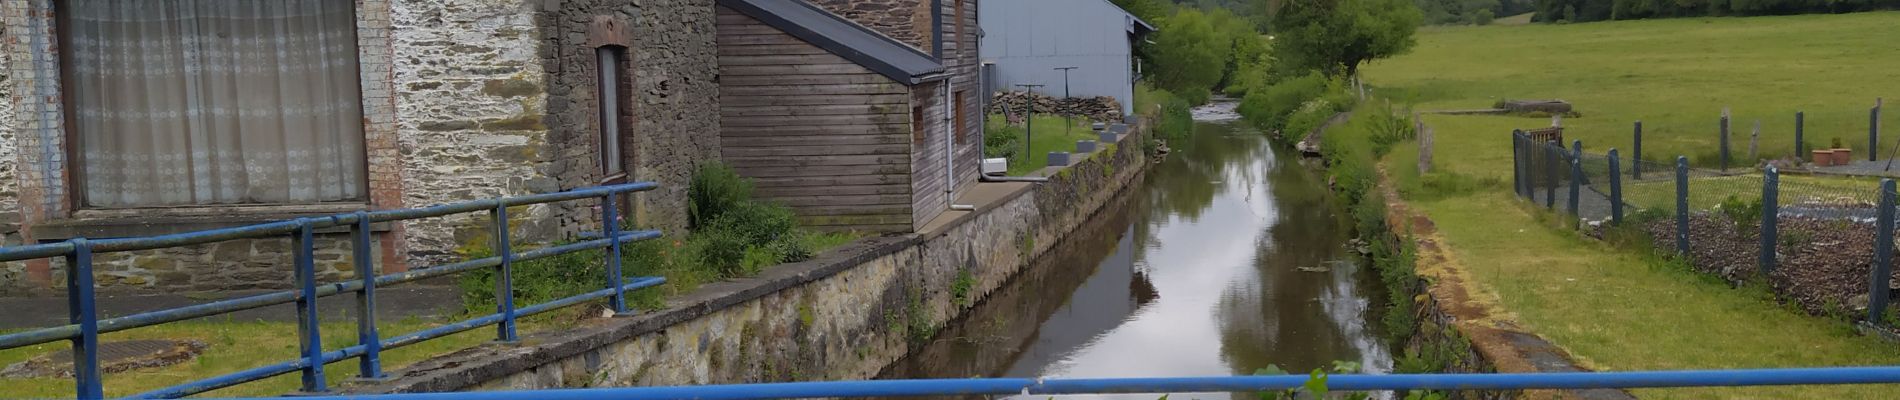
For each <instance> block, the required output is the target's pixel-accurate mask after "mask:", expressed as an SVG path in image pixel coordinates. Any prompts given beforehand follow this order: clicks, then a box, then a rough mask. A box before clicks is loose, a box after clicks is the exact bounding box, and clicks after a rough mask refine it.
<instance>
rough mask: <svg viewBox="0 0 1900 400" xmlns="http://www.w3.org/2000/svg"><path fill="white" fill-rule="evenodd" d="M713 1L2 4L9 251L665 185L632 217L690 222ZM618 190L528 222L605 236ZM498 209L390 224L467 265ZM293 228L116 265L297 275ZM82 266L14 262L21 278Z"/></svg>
mask: <svg viewBox="0 0 1900 400" xmlns="http://www.w3.org/2000/svg"><path fill="white" fill-rule="evenodd" d="M713 1H714V0H641V1H630V0H564V1H536V0H480V1H477V0H415V1H391V0H269V1H262V0H247V1H221V0H175V1H164V2H159V1H121V0H0V16H4V21H3V23H0V29H4V33H3V35H4V38H5V40H4V43H0V65H5V68H4V75H5V76H4V77H0V78H3V79H4V82H0V98H3V99H5V101H0V245H17V244H21V243H32V242H40V241H54V240H61V239H66V238H72V237H95V238H96V237H126V236H148V235H154V234H163V233H170V232H182V231H190V230H201V229H207V228H214V227H224V226H236V225H244V224H250V223H257V222H262V221H272V220H281V219H286V218H291V217H296V216H305V215H327V214H333V213H342V212H351V211H356V210H365V209H390V208H409V207H420V206H428V205H433V204H441V203H450V202H458V201H466V200H473V199H481V198H490V197H498V196H507V195H522V194H529V193H542V192H552V191H560V190H564V189H570V188H577V187H585V186H593V185H597V184H600V183H603V182H616V181H624V180H652V181H657V182H659V183H660V184H661V189H660V190H657V191H653V192H647V193H643V194H641V195H639V196H637V198H636V199H634V201H631V202H630V203H631V204H629V205H628V208H629V209H630V210H629V214H628V215H629V216H630V217H629V218H632V219H633V220H634V222H635V223H636V224H639V225H644V226H655V227H660V228H663V229H669V230H671V231H672V232H678V231H679V230H680V229H683V226H684V221H685V218H684V215H683V214H684V210H685V208H684V206H683V204H684V201H683V200H684V198H685V193H686V189H685V188H686V184H687V182H688V177H689V175H690V173H691V171H692V170H693V169H694V167H695V163H698V162H703V161H705V160H716V159H718V158H719V156H720V152H719V136H718V127H719V115H718V113H716V112H709V111H708V110H716V109H718V105H719V97H718V96H719V89H718V87H717V79H718V77H717V69H718V65H717V62H718V60H717V58H716V52H715V51H716V50H715V47H714V46H715V38H714V24H715V14H714V5H713ZM601 88H608V89H607V90H601ZM602 93H606V94H607V95H605V96H602V95H601V94H602ZM595 206H596V205H595V204H590V203H568V204H561V205H554V206H535V207H529V208H528V209H526V210H521V211H517V212H516V213H515V214H516V215H518V216H517V217H516V218H518V219H517V220H516V221H515V222H516V223H517V224H516V226H517V228H516V229H517V232H516V233H515V235H516V236H517V237H518V238H519V239H518V240H520V241H524V242H525V241H534V240H556V239H561V238H564V237H567V236H568V235H572V234H574V233H576V232H578V231H581V230H584V229H593V228H592V227H594V226H597V221H594V220H593V219H597V218H598V217H595V216H594V215H596V213H595V212H594V211H591V210H592V209H591V207H595ZM485 219H486V216H485V215H464V216H460V217H459V218H436V219H429V220H420V221H408V222H404V223H397V224H388V225H386V226H377V227H376V228H377V229H378V231H379V233H378V234H377V235H376V239H377V248H378V250H379V251H380V254H381V256H380V260H379V265H380V267H381V268H382V269H383V271H385V272H388V271H395V270H403V269H406V268H410V267H412V266H413V267H421V266H427V265H434V264H436V263H439V262H442V261H444V260H448V259H452V258H454V257H455V255H456V251H457V250H458V249H460V248H463V247H466V246H468V245H469V244H471V243H484V242H485V241H486V236H485V233H483V232H482V230H481V229H480V227H481V225H482V224H483V223H485ZM342 233H343V232H328V234H323V235H320V238H319V240H318V242H317V245H318V247H319V249H320V250H319V257H318V258H319V262H318V265H319V268H320V269H321V270H322V274H323V275H324V276H325V278H328V279H336V278H339V277H342V276H347V275H349V272H348V271H349V270H350V267H349V261H348V258H347V256H345V254H347V248H348V246H347V244H346V241H345V238H346V237H347V236H346V235H343V234H342ZM288 243H289V242H288V240H281V239H258V240H240V241H231V242H224V243H219V244H215V245H207V246H196V247H187V248H175V249H165V250H162V251H152V252H143V253H112V254H105V255H101V256H100V257H99V259H98V260H97V261H98V265H97V267H96V268H97V272H96V274H97V276H98V281H99V282H100V284H101V286H106V287H108V288H114V289H122V288H150V289H165V290H178V289H185V290H212V289H232V288H249V287H283V286H286V285H288V284H289V283H290V282H291V278H290V274H291V271H290V269H289V268H288V267H287V266H288V265H290V262H289V255H288V253H287V252H285V251H284V250H285V249H286V248H287V246H288ZM61 270H63V267H62V266H61V265H60V262H58V261H57V260H54V261H39V262H25V263H4V264H0V293H8V292H13V293H19V292H31V291H37V290H46V289H49V288H56V287H58V286H59V285H61V283H62V281H63V280H64V273H63V272H59V271H61Z"/></svg>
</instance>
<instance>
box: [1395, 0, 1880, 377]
mask: <svg viewBox="0 0 1900 400" xmlns="http://www.w3.org/2000/svg"><path fill="white" fill-rule="evenodd" d="M1892 37H1900V12H1877V13H1859V14H1847V15H1804V16H1788V17H1763V18H1693V19H1670V20H1648V21H1619V22H1602V23H1587V24H1568V25H1548V24H1538V25H1522V26H1484V27H1446V28H1429V29H1425V30H1422V31H1421V32H1420V34H1419V37H1418V40H1419V45H1418V47H1417V48H1416V49H1415V50H1414V51H1413V52H1412V53H1411V54H1408V55H1405V56H1401V57H1398V58H1394V59H1391V60H1385V61H1380V62H1378V63H1375V64H1373V65H1371V66H1369V67H1367V68H1365V69H1364V70H1363V72H1364V74H1365V77H1366V79H1367V81H1368V82H1369V83H1371V84H1372V85H1374V86H1375V87H1377V89H1376V92H1377V93H1379V94H1380V95H1383V96H1389V97H1391V98H1394V99H1395V103H1400V104H1404V103H1415V104H1416V105H1415V108H1416V109H1418V110H1435V109H1470V108H1484V107H1488V106H1490V105H1491V104H1492V103H1493V102H1494V101H1497V100H1499V99H1506V98H1513V99H1531V98H1561V99H1565V100H1568V101H1570V102H1572V103H1573V104H1575V105H1576V107H1577V111H1579V112H1580V113H1581V114H1582V116H1581V117H1576V118H1566V119H1565V120H1564V125H1565V126H1566V127H1567V131H1566V139H1581V140H1583V142H1584V143H1585V145H1586V150H1588V151H1591V152H1601V151H1603V149H1607V148H1611V147H1615V148H1620V149H1623V153H1624V154H1625V155H1626V156H1627V155H1628V154H1629V149H1630V146H1631V138H1630V134H1629V133H1630V129H1631V123H1632V122H1634V121H1637V120H1642V121H1643V123H1644V136H1645V142H1644V145H1643V147H1644V149H1643V152H1644V159H1646V160H1650V161H1660V162H1663V163H1665V165H1667V164H1673V159H1674V158H1675V156H1676V155H1686V156H1689V157H1690V158H1691V160H1692V162H1693V163H1696V164H1697V165H1699V166H1713V164H1714V157H1713V156H1712V155H1713V154H1716V153H1717V151H1718V149H1717V147H1716V143H1717V140H1718V139H1717V136H1716V132H1717V121H1718V119H1719V116H1720V113H1721V110H1722V109H1723V108H1724V107H1728V108H1731V109H1732V112H1733V115H1734V123H1733V125H1732V126H1733V131H1732V132H1733V135H1734V136H1732V137H1731V143H1732V149H1733V152H1734V153H1735V154H1746V152H1747V146H1748V142H1749V139H1748V134H1749V131H1750V129H1751V128H1752V126H1753V124H1754V121H1755V120H1757V119H1759V120H1761V121H1762V133H1761V154H1764V155H1768V156H1781V155H1788V154H1790V153H1791V151H1792V149H1793V119H1794V113H1795V112H1796V111H1806V113H1807V116H1806V121H1807V126H1806V135H1807V141H1808V142H1809V143H1813V144H1827V143H1828V142H1830V141H1831V139H1832V138H1834V137H1840V138H1841V139H1842V141H1843V142H1845V143H1847V144H1849V145H1850V146H1851V147H1853V148H1855V151H1856V154H1857V156H1864V155H1865V154H1867V153H1866V151H1867V142H1866V136H1865V135H1866V130H1867V126H1866V125H1867V114H1866V113H1867V108H1868V107H1870V106H1872V104H1873V100H1874V98H1875V97H1880V96H1889V97H1891V95H1893V94H1895V93H1900V79H1896V78H1900V69H1895V68H1892V66H1893V65H1900V52H1893V51H1868V50H1869V49H1891V48H1893V46H1892V45H1891V44H1890V43H1888V42H1889V41H1890V40H1889V39H1888V38H1892ZM1895 113H1896V112H1895V111H1894V110H1888V111H1887V112H1885V113H1884V114H1885V115H1883V117H1884V118H1885V119H1886V121H1887V122H1886V125H1887V126H1896V125H1895V124H1894V122H1895V120H1894V118H1896V117H1894V116H1893V115H1894V114H1895ZM1424 119H1425V122H1426V123H1427V124H1430V125H1431V126H1433V127H1434V131H1435V132H1436V141H1437V146H1438V147H1437V148H1438V153H1437V154H1436V156H1435V160H1436V164H1435V166H1434V168H1435V170H1434V171H1435V172H1434V173H1430V174H1424V175H1420V174H1418V173H1417V172H1416V170H1415V169H1414V167H1413V165H1414V163H1415V160H1416V157H1417V152H1416V149H1415V144H1412V143H1410V142H1407V143H1401V144H1399V145H1398V146H1395V147H1394V151H1393V152H1392V153H1391V154H1390V155H1388V157H1387V159H1386V160H1385V161H1384V162H1385V163H1386V166H1387V168H1388V170H1389V171H1390V172H1391V174H1392V177H1393V179H1394V180H1395V181H1396V182H1395V183H1396V184H1397V185H1398V186H1399V189H1400V191H1401V192H1402V193H1405V196H1406V198H1407V200H1408V201H1410V202H1412V203H1413V204H1415V205H1416V206H1417V207H1418V209H1419V210H1421V211H1423V212H1425V213H1427V214H1429V215H1430V216H1431V217H1432V218H1433V219H1434V220H1435V221H1436V222H1437V226H1438V228H1439V229H1440V231H1441V232H1442V233H1443V235H1444V236H1445V238H1446V240H1447V241H1448V244H1449V247H1448V248H1449V249H1450V250H1451V251H1452V252H1453V254H1454V255H1455V257H1456V259H1457V260H1464V262H1465V263H1466V264H1467V265H1465V268H1466V269H1468V270H1469V271H1471V273H1472V274H1473V275H1474V277H1475V278H1476V281H1477V282H1478V283H1480V284H1481V285H1482V287H1481V288H1478V290H1483V291H1489V292H1492V293H1495V294H1496V298H1498V299H1499V300H1498V301H1499V302H1500V303H1501V304H1500V305H1501V306H1502V308H1503V309H1506V310H1509V311H1510V312H1511V313H1512V314H1513V317H1514V318H1515V319H1516V320H1517V322H1519V323H1521V324H1522V325H1524V326H1525V327H1526V328H1527V329H1528V330H1530V331H1532V332H1536V333H1538V334H1540V335H1543V336H1545V337H1546V338H1549V339H1550V340H1551V341H1552V342H1554V343H1556V344H1558V345H1560V346H1563V347H1565V348H1566V349H1568V350H1569V351H1570V352H1571V353H1572V354H1574V355H1576V356H1578V357H1579V358H1581V359H1582V360H1583V361H1584V362H1585V363H1586V364H1587V365H1589V366H1592V367H1595V368H1599V369H1605V370H1653V369H1685V368H1746V367H1795V366H1842V365H1877V364H1878V365H1893V364H1895V363H1900V345H1894V344H1892V343H1887V342H1884V341H1881V340H1879V339H1875V338H1869V337H1864V336H1860V335H1857V334H1856V333H1855V332H1854V331H1853V329H1852V328H1851V326H1849V325H1847V324H1846V323H1843V322H1839V321H1835V320H1830V319H1825V318H1818V317H1809V316H1807V315H1806V314H1804V313H1800V312H1798V311H1791V310H1789V308H1787V307H1785V306H1781V305H1778V304H1777V303H1775V302H1774V301H1773V300H1772V299H1771V298H1769V295H1768V294H1767V291H1766V290H1764V289H1760V288H1743V289H1734V288H1730V287H1729V286H1728V285H1727V284H1724V283H1722V282H1720V281H1718V280H1716V279H1714V278H1709V277H1706V276H1704V275H1700V274H1696V273H1693V272H1690V271H1688V270H1687V269H1686V268H1684V267H1682V266H1680V265H1679V264H1676V263H1673V262H1671V261H1668V260H1664V259H1661V258H1658V257H1655V256H1652V255H1650V254H1649V253H1648V252H1647V251H1637V250H1624V249H1621V248H1617V247H1613V246H1611V245H1608V244H1604V243H1602V242H1598V241H1595V240H1592V239H1587V238H1583V237H1581V236H1580V235H1578V234H1577V233H1574V232H1572V231H1571V230H1570V229H1568V228H1561V227H1557V226H1555V225H1557V224H1554V223H1550V221H1551V220H1552V219H1551V218H1548V217H1542V216H1540V213H1542V212H1541V211H1535V210H1533V207H1531V206H1529V205H1527V204H1525V203H1522V202H1520V201H1517V200H1514V199H1512V197H1511V194H1510V181H1511V175H1510V174H1511V168H1510V166H1511V162H1512V161H1511V146H1510V139H1509V132H1510V131H1511V130H1512V129H1513V128H1533V127H1541V126H1547V125H1548V119H1545V118H1525V117H1511V116H1448V115H1429V114H1428V115H1426V116H1425V117H1424ZM1884 136H1886V138H1885V140H1883V142H1882V144H1881V147H1882V150H1883V151H1885V150H1886V147H1889V146H1892V145H1893V144H1894V143H1895V141H1896V140H1900V130H1893V129H1889V133H1888V134H1887V135H1884ZM1737 164H1738V165H1752V164H1753V163H1747V162H1739V163H1737ZM1625 165H1628V164H1627V163H1626V164H1625ZM1744 168H1745V167H1744ZM1656 172H1659V173H1663V174H1667V173H1668V172H1667V171H1656ZM1647 174H1649V172H1645V177H1646V178H1648V176H1647ZM1760 182H1761V178H1760V176H1759V175H1744V176H1737V177H1698V178H1696V179H1694V180H1693V181H1692V183H1691V193H1692V197H1691V203H1693V205H1695V206H1697V207H1703V208H1706V207H1709V206H1713V205H1714V204H1716V203H1718V202H1720V201H1721V200H1722V199H1724V198H1726V197H1727V196H1728V195H1730V194H1734V195H1736V196H1737V197H1738V198H1741V199H1743V200H1753V199H1755V198H1757V197H1759V196H1760V191H1761V186H1760ZM1782 182H1783V187H1782V190H1783V191H1782V193H1783V195H1782V197H1783V201H1782V202H1783V204H1789V203H1792V202H1796V201H1801V199H1823V200H1832V199H1838V198H1851V199H1855V200H1858V199H1871V198H1872V196H1873V194H1874V191H1875V187H1876V186H1875V185H1876V184H1877V183H1876V182H1875V181H1873V180H1866V179H1849V178H1836V177H1814V176H1797V175H1783V177H1782ZM1625 190H1626V193H1625V194H1626V196H1628V197H1629V198H1630V199H1631V200H1632V202H1634V203H1638V204H1645V205H1652V204H1653V205H1654V206H1658V207H1667V208H1673V207H1674V200H1673V196H1674V191H1675V188H1674V186H1673V183H1671V182H1668V181H1660V182H1658V181H1644V182H1633V183H1631V184H1630V185H1629V186H1627V187H1626V188H1625ZM1500 227H1505V228H1500ZM1473 260H1482V262H1474V261H1473ZM1896 389H1900V387H1895V386H1891V385H1888V386H1831V387H1779V388H1748V389H1652V390H1641V391H1637V392H1636V393H1637V394H1638V395H1639V396H1641V397H1644V398H1652V397H1653V398H1893V397H1894V395H1893V393H1895V390H1896Z"/></svg>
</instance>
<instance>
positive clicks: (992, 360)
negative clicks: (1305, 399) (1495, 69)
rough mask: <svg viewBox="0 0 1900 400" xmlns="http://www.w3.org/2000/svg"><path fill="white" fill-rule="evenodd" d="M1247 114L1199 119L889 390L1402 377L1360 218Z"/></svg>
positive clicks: (1216, 108) (894, 372)
mask: <svg viewBox="0 0 1900 400" xmlns="http://www.w3.org/2000/svg"><path fill="white" fill-rule="evenodd" d="M1232 108H1233V105H1232V103H1217V104H1214V105H1210V106H1206V107H1203V108H1200V109H1196V110H1195V119H1196V124H1195V125H1196V132H1194V135H1193V136H1192V137H1191V138H1189V139H1185V140H1183V141H1182V143H1170V144H1169V145H1170V146H1171V147H1172V150H1173V154H1171V155H1170V156H1169V157H1168V158H1167V160H1165V161H1163V162H1161V163H1158V164H1156V165H1154V166H1152V167H1151V168H1150V169H1149V171H1148V172H1147V175H1146V176H1145V177H1144V179H1143V180H1142V181H1141V182H1140V183H1138V184H1137V185H1136V186H1131V187H1130V188H1129V189H1128V190H1127V191H1126V192H1124V193H1122V194H1121V195H1120V196H1119V197H1118V198H1117V200H1115V201H1113V202H1111V204H1109V205H1108V206H1106V207H1104V209H1103V210H1102V211H1101V212H1100V214H1098V215H1096V216H1095V217H1094V218H1093V219H1092V220H1091V221H1090V222H1088V223H1087V224H1085V225H1083V226H1082V227H1081V228H1079V229H1078V230H1077V231H1076V232H1075V233H1073V234H1071V236H1070V237H1069V238H1067V239H1065V240H1064V242H1062V243H1060V244H1058V245H1057V246H1056V247H1055V248H1054V249H1052V250H1051V251H1050V252H1048V253H1045V254H1044V255H1043V256H1041V257H1040V258H1039V259H1037V260H1036V261H1035V263H1034V265H1032V266H1031V267H1030V268H1029V269H1027V270H1025V271H1024V272H1022V273H1021V274H1019V275H1018V276H1016V277H1014V278H1012V279H1011V281H1010V282H1009V283H1007V284H1005V285H1004V286H1003V287H1002V288H1000V289H998V290H997V291H995V292H993V293H991V294H990V296H989V297H987V298H986V299H984V301H983V302H982V303H980V304H977V305H976V307H975V308H974V309H973V310H971V311H970V312H969V313H967V314H965V317H964V318H962V319H960V320H958V321H954V322H952V323H951V324H950V326H948V327H946V328H945V329H943V330H941V331H939V332H938V333H937V335H936V337H935V338H934V339H932V341H931V342H930V343H929V344H927V345H925V346H923V347H922V348H921V349H920V350H918V351H916V352H913V353H912V354H910V355H909V356H908V357H906V358H905V359H904V360H902V361H900V362H898V363H897V364H894V365H892V366H891V367H890V368H887V369H886V370H885V371H884V373H883V374H881V378H885V379H896V378H968V377H1063V378H1099V377H1157V376H1206V375H1235V374H1252V373H1254V372H1255V371H1256V370H1259V369H1262V368H1267V367H1268V366H1269V365H1275V366H1279V367H1281V368H1283V369H1286V370H1288V371H1296V372H1304V371H1310V370H1312V369H1314V368H1320V367H1330V366H1331V365H1332V364H1333V362H1334V361H1349V362H1355V363H1359V364H1361V365H1362V368H1363V369H1364V370H1365V371H1367V372H1384V371H1386V370H1388V369H1389V368H1390V367H1391V364H1392V358H1391V355H1390V354H1391V353H1390V352H1389V351H1388V350H1387V349H1386V348H1385V346H1384V344H1383V342H1382V340H1381V339H1380V336H1379V334H1378V332H1375V330H1374V328H1373V327H1376V326H1378V324H1376V323H1374V322H1375V321H1376V319H1375V318H1374V317H1375V315H1374V314H1375V313H1374V312H1373V311H1372V310H1370V307H1369V306H1370V305H1373V304H1379V303H1377V302H1374V301H1371V300H1369V299H1370V298H1375V297H1376V296H1379V295H1380V293H1382V292H1381V291H1380V290H1379V289H1378V288H1377V277H1376V276H1375V275H1376V273H1374V272H1373V271H1371V270H1370V268H1369V267H1366V266H1363V264H1364V263H1363V262H1362V260H1360V259H1359V256H1358V255H1357V254H1356V253H1354V252H1353V251H1352V250H1351V249H1349V248H1348V245H1347V242H1348V241H1349V240H1350V239H1351V232H1350V231H1351V221H1350V218H1349V216H1348V214H1347V211H1346V210H1345V209H1344V208H1343V207H1342V205H1341V204H1339V202H1338V201H1336V200H1335V199H1334V197H1333V195H1332V194H1331V192H1330V191H1328V190H1327V187H1326V180H1325V176H1324V175H1323V171H1320V170H1317V169H1315V168H1313V167H1309V166H1306V165H1302V163H1301V160H1300V158H1299V156H1298V154H1297V153H1295V152H1292V151H1290V150H1286V149H1284V146H1275V145H1273V144H1271V143H1269V141H1268V140H1267V138H1266V136H1265V135H1263V134H1261V133H1260V132H1258V131H1257V130H1254V129H1252V128H1251V127H1248V126H1247V125H1246V124H1245V123H1242V122H1240V121H1238V120H1236V119H1235V118H1234V115H1233V114H1232ZM1227 396H1228V394H1225V393H1209V394H1201V395H1196V396H1193V397H1194V398H1225V397H1227ZM1138 397H1139V398H1152V397H1153V396H1138Z"/></svg>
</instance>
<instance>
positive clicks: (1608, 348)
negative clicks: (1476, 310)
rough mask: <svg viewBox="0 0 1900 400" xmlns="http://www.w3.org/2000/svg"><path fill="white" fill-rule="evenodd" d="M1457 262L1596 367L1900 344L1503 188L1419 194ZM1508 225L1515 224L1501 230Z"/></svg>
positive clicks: (1823, 394) (1804, 394) (1777, 361)
mask: <svg viewBox="0 0 1900 400" xmlns="http://www.w3.org/2000/svg"><path fill="white" fill-rule="evenodd" d="M1416 205H1417V206H1419V208H1420V209H1422V210H1423V211H1425V212H1427V213H1429V214H1430V215H1431V216H1432V218H1433V219H1434V220H1435V222H1437V224H1438V227H1439V229H1440V230H1441V232H1442V233H1443V234H1444V236H1445V238H1446V240H1448V241H1449V245H1450V246H1449V248H1450V249H1452V251H1453V252H1454V254H1455V255H1456V257H1457V259H1459V260H1484V262H1482V263H1471V262H1469V261H1467V263H1466V265H1465V268H1466V269H1467V270H1468V271H1470V272H1471V274H1472V275H1473V276H1474V277H1476V278H1477V279H1479V280H1480V281H1482V282H1484V283H1485V284H1486V286H1487V288H1488V289H1490V290H1491V291H1493V292H1495V293H1496V294H1497V298H1498V299H1500V301H1501V302H1502V304H1501V305H1502V306H1503V308H1504V309H1506V310H1510V311H1511V312H1512V313H1513V314H1515V316H1516V317H1517V320H1518V322H1519V323H1521V324H1523V325H1525V326H1526V327H1527V328H1528V329H1529V330H1530V331H1532V332H1536V333H1538V334H1539V335H1542V336H1544V337H1546V338H1548V339H1550V340H1551V341H1552V342H1554V343H1557V344H1558V345H1560V346H1563V347H1565V348H1566V349H1568V350H1570V352H1571V353H1573V354H1575V355H1577V356H1579V358H1582V359H1583V361H1584V362H1585V363H1586V364H1587V365H1590V366H1592V367H1594V368H1598V369H1603V370H1616V371H1632V370H1658V369H1701V368H1757V367H1813V366H1847V365H1893V364H1895V363H1900V346H1895V345H1893V344H1891V343H1887V342H1884V341H1882V340H1880V339H1877V338H1872V337H1865V336H1859V335H1858V334H1856V333H1855V332H1854V330H1853V328H1852V327H1851V326H1849V325H1847V324H1846V323H1844V322H1839V321H1834V320H1827V319H1822V318H1814V317H1808V316H1806V315H1804V314H1801V313H1798V312H1794V311H1789V310H1788V309H1787V308H1784V307H1782V306H1779V305H1777V304H1776V303H1774V301H1773V300H1772V299H1769V298H1768V295H1767V292H1766V290H1763V289H1758V288H1747V289H1731V288H1730V287H1729V286H1728V285H1727V284H1725V283H1722V282H1720V281H1718V280H1716V279H1713V278H1708V277H1706V276H1704V275H1699V274H1696V273H1693V272H1690V271H1688V270H1687V269H1686V268H1684V267H1680V266H1677V265H1675V264H1671V263H1668V262H1665V261H1663V260H1661V259H1658V258H1655V257H1651V256H1647V255H1639V254H1637V253H1636V252H1633V251H1624V250H1619V249H1616V248H1612V247H1610V246H1608V245H1605V244H1602V243H1600V242H1597V241H1595V240H1593V239H1587V238H1582V237H1579V236H1577V235H1576V234H1573V233H1569V232H1568V231H1567V230H1564V229H1560V228H1549V227H1547V226H1540V221H1539V219H1538V218H1536V217H1534V216H1533V214H1532V212H1531V211H1526V210H1525V209H1524V208H1523V206H1522V204H1520V203H1517V202H1515V201H1514V200H1512V199H1511V198H1510V195H1509V193H1499V192H1490V193H1485V194H1478V195H1473V196H1460V197H1450V198H1444V199H1440V200H1435V201H1425V202H1417V203H1416ZM1499 226H1516V227H1519V228H1516V229H1498V228H1497V227H1499ZM1895 390H1900V387H1896V386H1893V385H1881V386H1869V385H1860V386H1815V387H1769V388H1738V389H1650V390H1641V391H1637V392H1636V393H1637V395H1638V396H1640V397H1643V398H1685V399H1697V398H1816V399H1819V398H1827V399H1874V398H1892V396H1893V393H1895Z"/></svg>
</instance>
